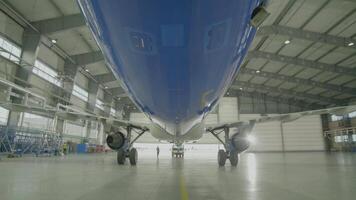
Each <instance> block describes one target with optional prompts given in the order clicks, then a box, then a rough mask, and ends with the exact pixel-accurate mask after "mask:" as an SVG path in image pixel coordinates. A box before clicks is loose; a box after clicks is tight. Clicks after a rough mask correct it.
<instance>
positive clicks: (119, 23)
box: [79, 0, 260, 135]
mask: <svg viewBox="0 0 356 200" xmlns="http://www.w3.org/2000/svg"><path fill="white" fill-rule="evenodd" d="M259 3H260V0H79V5H80V7H81V9H82V12H83V13H84V15H85V18H86V20H87V23H88V25H89V27H90V29H91V31H92V32H93V35H94V37H95V39H96V40H97V42H98V44H99V46H100V48H101V50H102V52H103V54H104V56H105V59H106V62H107V64H108V65H109V66H110V67H111V69H112V70H113V71H114V72H115V73H116V74H117V75H118V77H119V78H120V80H121V81H122V83H123V85H122V87H124V89H126V90H127V93H128V95H129V96H130V98H131V99H132V100H133V101H134V102H135V103H136V105H137V106H138V107H139V108H140V109H141V110H142V111H143V112H144V113H146V114H147V115H148V116H149V117H150V119H151V120H152V121H153V122H154V123H156V124H158V125H160V126H161V127H162V128H164V129H166V130H167V131H168V132H170V133H172V134H177V135H179V134H182V135H183V134H185V133H186V132H187V131H189V130H190V129H191V128H192V127H193V126H194V125H196V124H198V123H200V122H201V121H202V120H203V119H204V117H205V116H206V115H207V114H208V112H209V111H211V110H212V109H213V108H214V106H215V105H216V104H217V102H218V101H219V99H220V98H221V97H222V96H223V94H224V93H225V92H226V90H227V88H228V87H229V85H230V84H231V82H232V81H233V78H234V77H235V76H236V73H237V72H238V69H239V66H240V64H241V62H242V60H243V58H244V56H245V55H246V53H247V50H248V47H249V45H250V43H251V41H252V39H253V37H254V35H255V32H256V29H255V28H253V27H252V26H251V25H250V24H249V22H250V19H251V15H252V11H253V10H254V8H256V7H257V6H258V4H259Z"/></svg>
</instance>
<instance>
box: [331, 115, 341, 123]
mask: <svg viewBox="0 0 356 200" xmlns="http://www.w3.org/2000/svg"><path fill="white" fill-rule="evenodd" d="M342 119H343V116H338V115H331V121H333V122H335V121H340V120H342Z"/></svg>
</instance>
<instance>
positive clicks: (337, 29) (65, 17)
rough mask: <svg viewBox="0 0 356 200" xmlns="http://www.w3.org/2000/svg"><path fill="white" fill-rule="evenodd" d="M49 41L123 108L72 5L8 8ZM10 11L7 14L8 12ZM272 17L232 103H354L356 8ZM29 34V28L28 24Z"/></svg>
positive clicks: (283, 9) (307, 8) (323, 6)
mask: <svg viewBox="0 0 356 200" xmlns="http://www.w3.org/2000/svg"><path fill="white" fill-rule="evenodd" d="M3 2H4V3H5V4H6V5H5V4H2V5H0V6H1V7H2V9H13V10H14V11H15V12H16V13H18V14H20V16H13V18H20V17H22V18H24V19H25V20H27V21H28V22H30V25H31V26H33V27H35V28H36V29H37V30H39V31H40V32H41V33H42V34H44V35H46V36H47V37H48V38H51V39H56V40H57V43H56V48H53V49H54V50H55V51H58V54H59V55H62V56H64V57H69V58H70V59H72V60H74V61H75V62H76V63H77V64H78V65H81V66H82V69H83V73H85V74H86V75H87V76H88V77H90V78H92V79H94V80H96V81H97V82H98V83H100V84H101V85H102V87H103V88H105V90H106V91H107V92H109V93H111V94H113V95H114V96H116V97H117V98H120V99H121V101H124V102H125V103H127V104H128V103H129V100H128V99H127V98H125V96H126V95H125V94H124V91H123V89H122V88H121V87H120V84H119V83H120V81H119V80H118V79H117V77H116V76H115V75H113V73H112V72H111V70H110V69H109V68H108V67H107V66H106V65H105V63H104V61H103V57H102V55H101V53H100V50H99V48H98V46H97V45H96V43H95V40H94V39H93V37H92V36H91V34H90V31H89V29H88V28H87V27H86V26H85V22H84V19H83V17H82V16H81V14H80V11H79V8H78V6H77V4H76V2H75V1H74V0H26V1H23V0H11V1H9V0H4V1H3ZM4 7H5V8H4ZM268 10H269V12H270V13H271V15H270V17H269V18H268V19H267V20H266V21H265V22H264V23H263V25H262V26H261V27H260V28H259V30H258V33H257V36H256V38H255V39H254V41H253V44H252V46H251V48H250V51H249V54H248V56H247V57H246V59H245V61H244V63H243V64H242V66H241V69H240V73H239V75H238V77H236V80H235V81H234V82H233V84H232V86H231V88H230V89H229V92H228V95H230V96H231V95H240V96H251V97H253V96H260V97H263V98H269V99H272V100H275V101H284V102H289V103H295V102H297V103H299V104H300V103H302V104H306V105H314V106H315V108H318V107H322V106H333V105H343V104H347V103H349V102H350V101H354V100H355V97H356V1H352V0H349V1H346V0H345V1H341V0H271V1H270V6H269V7H268ZM24 26H28V24H27V25H26V24H24Z"/></svg>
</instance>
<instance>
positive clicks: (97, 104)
mask: <svg viewBox="0 0 356 200" xmlns="http://www.w3.org/2000/svg"><path fill="white" fill-rule="evenodd" d="M95 107H97V108H99V109H100V110H104V103H103V102H102V101H101V100H100V99H96V102H95Z"/></svg>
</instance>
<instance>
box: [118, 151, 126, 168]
mask: <svg viewBox="0 0 356 200" xmlns="http://www.w3.org/2000/svg"><path fill="white" fill-rule="evenodd" d="M125 161H126V156H125V151H124V150H122V149H120V150H118V151H117V164H119V165H123V164H125Z"/></svg>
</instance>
